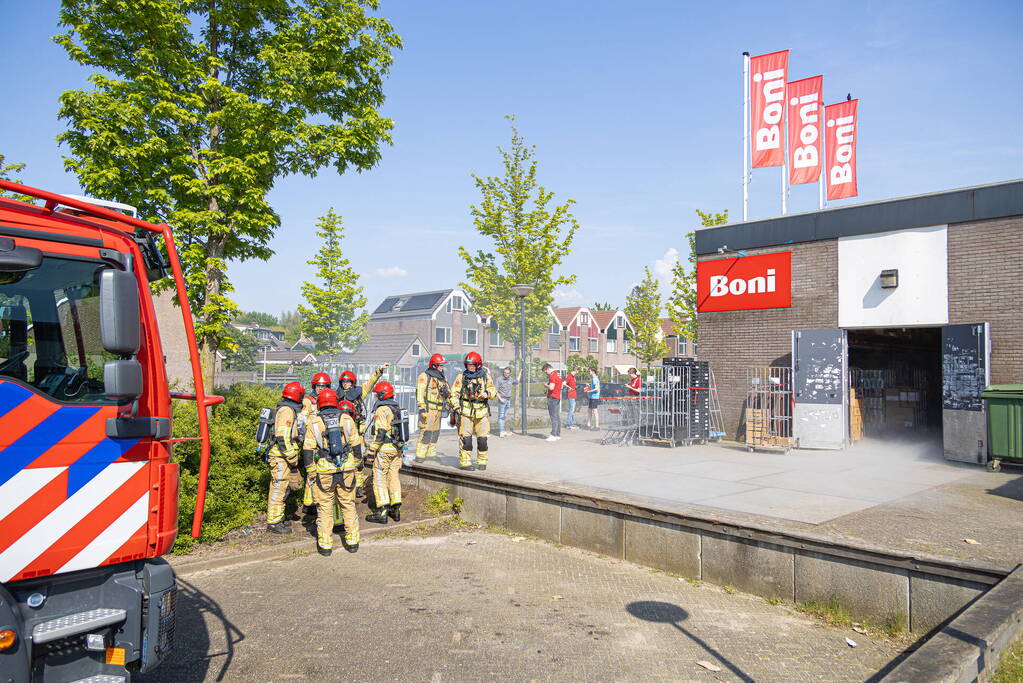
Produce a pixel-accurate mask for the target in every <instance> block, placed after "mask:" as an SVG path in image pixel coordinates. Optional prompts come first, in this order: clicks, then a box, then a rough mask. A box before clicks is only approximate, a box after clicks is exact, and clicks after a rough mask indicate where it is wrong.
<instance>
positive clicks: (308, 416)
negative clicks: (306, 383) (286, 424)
mask: <svg viewBox="0 0 1023 683" xmlns="http://www.w3.org/2000/svg"><path fill="white" fill-rule="evenodd" d="M312 388H313V393H312V394H306V396H305V398H303V399H302V412H301V413H300V414H299V416H298V421H299V427H298V432H299V439H302V440H304V439H305V434H306V430H307V429H308V427H309V423H310V422H311V421H312V419H313V418H314V417H315V416H316V409H317V406H316V399H317V398H318V397H319V395H320V392H321V391H323V390H324V389H330V375H328V374H327V373H325V372H317V373H316V374H315V375H313V381H312ZM306 453H307V451H306V450H305V448H304V447H303V450H302V467H304V468H305V489H304V490H303V491H302V505H303V506H304V507H305V514H306V515H310V514H312V513H313V511H314V508H313V505H314V503H315V501H314V500H313V486H314V485H315V482H316V468H315V466H314V463H313V461H312V459H311V457H310V458H307V457H306Z"/></svg>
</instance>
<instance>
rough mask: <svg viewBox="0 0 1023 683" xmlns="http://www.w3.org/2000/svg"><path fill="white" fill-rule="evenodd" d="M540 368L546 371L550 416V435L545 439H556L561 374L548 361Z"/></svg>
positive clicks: (559, 436) (557, 435)
mask: <svg viewBox="0 0 1023 683" xmlns="http://www.w3.org/2000/svg"><path fill="white" fill-rule="evenodd" d="M541 370H543V372H545V373H547V414H548V415H550V416H551V435H550V436H548V437H547V440H548V441H557V440H558V439H560V438H561V375H559V374H558V373H557V372H556V371H555V370H554V368H552V367H551V364H550V363H544V365H543V367H542V368H541Z"/></svg>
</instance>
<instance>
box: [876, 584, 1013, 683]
mask: <svg viewBox="0 0 1023 683" xmlns="http://www.w3.org/2000/svg"><path fill="white" fill-rule="evenodd" d="M1020 633H1023V564H1021V565H1019V566H1017V567H1016V569H1015V570H1014V571H1013V572H1012V573H1011V574H1010V575H1009V576H1007V577H1005V579H1003V580H1002V581H1001V582H1000V583H999V584H998V585H997V586H995V587H994V588H992V589H990V590H989V591H987V592H986V593H984V594H983V595H981V596H980V597H979V598H978V599H977V600H976V601H975V602H974V603H973V604H972V605H970V606H969V607H967V608H966V609H965V610H963V612H962V613H961V614H960V615H959V616H957V617H956V618H955V619H953V620H952V621H950V622H949V623H948V624H946V625H945V627H944V628H942V629H941V630H940V631H938V632H937V633H935V634H934V635H933V636H931V637H930V638H928V639H927V640H926V641H925V642H924V643H923V645H921V646H920V647H919V648H917V649H916V651H915V652H913V653H912V654H911V655H909V656H908V657H906V658H905V659H904V660H902V662H900V663H899V664H898V665H896V666H895V668H894V669H892V670H891V671H890V672H889V673H888V674H887V675H886V676H885V677H884V678H882V679H881V683H916V682H917V681H926V682H927V683H930V682H931V681H935V682H940V683H966V682H968V681H970V682H972V681H977V680H987V679H988V678H990V677H991V675H993V673H994V670H995V667H996V666H997V664H998V660H999V659H1000V658H1001V655H1002V652H1003V651H1004V650H1005V649H1006V648H1007V647H1008V646H1009V645H1010V644H1012V642H1013V641H1014V640H1015V639H1016V637H1017V636H1018V635H1019V634H1020Z"/></svg>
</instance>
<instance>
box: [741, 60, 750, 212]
mask: <svg viewBox="0 0 1023 683" xmlns="http://www.w3.org/2000/svg"><path fill="white" fill-rule="evenodd" d="M749 175H750V173H749V53H748V52H743V53H742V220H743V221H748V220H749Z"/></svg>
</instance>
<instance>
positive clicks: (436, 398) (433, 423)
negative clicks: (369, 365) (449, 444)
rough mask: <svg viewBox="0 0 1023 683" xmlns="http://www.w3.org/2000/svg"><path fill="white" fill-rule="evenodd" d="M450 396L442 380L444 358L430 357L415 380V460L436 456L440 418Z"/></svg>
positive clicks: (446, 385)
mask: <svg viewBox="0 0 1023 683" xmlns="http://www.w3.org/2000/svg"><path fill="white" fill-rule="evenodd" d="M450 396H451V389H450V387H448V381H447V379H445V378H444V356H442V355H440V354H439V353H435V354H433V355H432V356H430V366H429V367H428V368H427V369H426V371H425V372H422V373H420V375H419V378H418V379H417V380H416V408H417V409H418V410H419V440H418V441H417V442H416V460H425V459H426V458H433V457H436V456H437V440H438V439H439V438H440V418H441V415H442V414H443V412H444V404H445V403H446V402H447V400H448V398H449V397H450Z"/></svg>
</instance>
